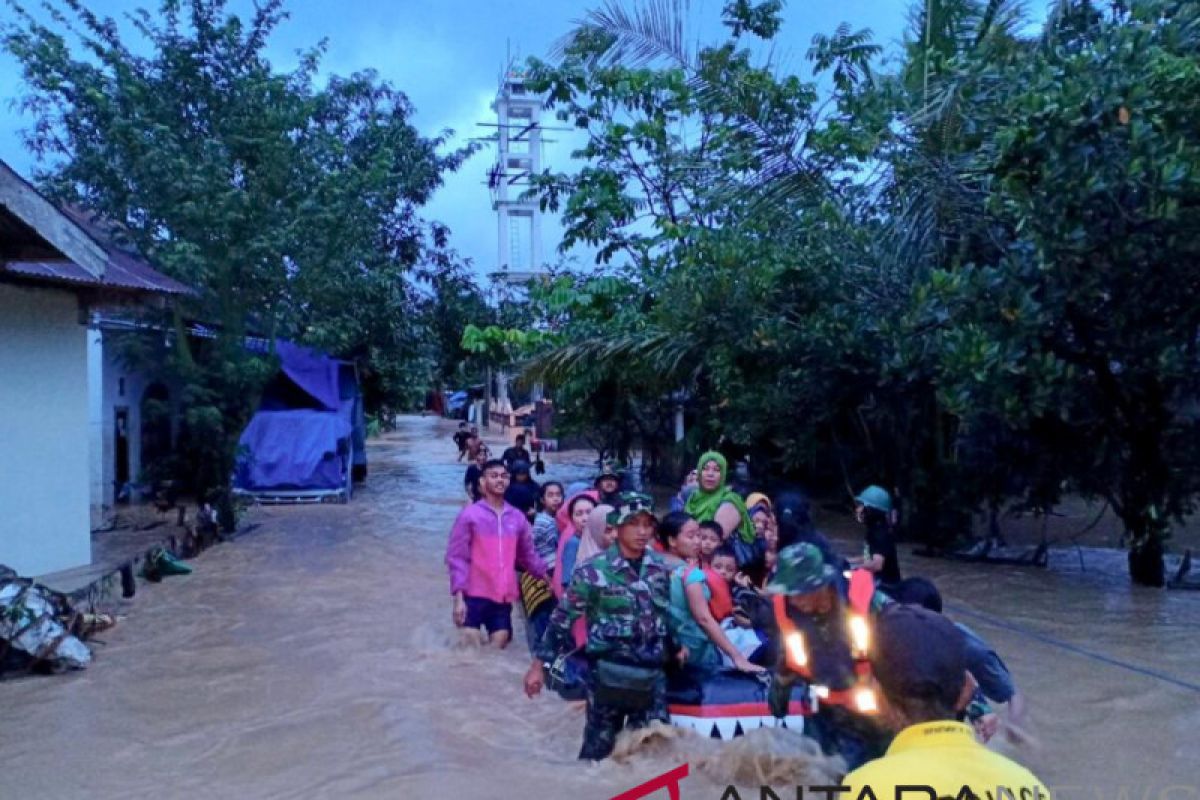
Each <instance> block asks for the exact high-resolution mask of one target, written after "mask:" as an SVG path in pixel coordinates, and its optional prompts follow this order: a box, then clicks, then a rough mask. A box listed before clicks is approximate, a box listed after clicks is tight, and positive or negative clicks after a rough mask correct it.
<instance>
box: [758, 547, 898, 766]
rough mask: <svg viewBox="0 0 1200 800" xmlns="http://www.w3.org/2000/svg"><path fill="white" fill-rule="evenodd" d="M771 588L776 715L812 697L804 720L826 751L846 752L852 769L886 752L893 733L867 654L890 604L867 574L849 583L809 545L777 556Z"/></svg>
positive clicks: (772, 693) (858, 573)
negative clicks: (876, 621) (878, 618)
mask: <svg viewBox="0 0 1200 800" xmlns="http://www.w3.org/2000/svg"><path fill="white" fill-rule="evenodd" d="M766 591H767V592H768V594H771V595H773V597H772V598H771V599H772V603H773V610H774V623H775V625H774V627H775V630H774V632H773V635H772V637H771V641H772V643H773V645H774V647H775V650H776V652H777V657H776V666H775V675H774V679H773V681H772V684H771V691H770V693H769V703H770V707H771V713H772V714H773V715H774V716H776V717H784V716H786V715H787V711H788V703H789V701H791V700H792V699H802V698H807V699H808V700H810V702H812V703H813V704H814V705H815V707H816V712H815V713H814V714H812V715H810V716H808V717H806V719H805V733H806V734H807V735H809V736H811V737H812V738H813V739H815V740H816V741H817V742H818V743H819V744H820V745H821V749H822V750H824V751H825V753H826V754H829V755H833V754H838V755H841V756H842V757H843V758H844V759H845V760H846V764H847V767H848V768H849V769H854V768H856V767H858V766H859V765H861V764H863V763H865V762H866V761H869V760H870V759H872V758H877V757H879V756H881V755H883V753H884V752H885V750H886V749H887V746H888V743H889V742H890V740H891V734H890V733H889V732H888V731H887V730H886V729H885V728H884V726H883V724H882V722H881V721H880V720H879V718H878V714H877V712H878V698H877V696H876V694H875V691H876V690H875V687H874V684H873V681H872V680H871V667H870V661H869V660H868V657H869V654H870V647H871V626H872V623H873V618H874V616H875V615H876V614H877V613H878V612H879V611H881V610H882V609H883V608H884V607H885V606H886V605H888V604H890V603H891V600H890V599H889V598H888V597H887V596H886V595H884V594H883V593H881V592H878V591H876V590H875V586H874V579H873V577H872V575H871V573H869V572H866V571H864V570H859V571H856V572H855V573H854V574H852V576H851V579H850V581H849V583H847V581H846V580H845V579H844V578H843V576H842V575H841V574H840V573H839V572H838V571H837V569H835V568H834V567H833V566H831V565H830V564H829V563H828V562H827V561H826V560H825V557H824V556H823V555H822V554H821V551H820V549H819V548H817V546H816V545H813V544H810V543H807V542H801V543H798V544H794V545H791V546H789V547H786V548H784V549H783V550H781V551H780V552H779V558H778V562H777V564H776V568H775V576H774V577H773V578H772V579H771V581H770V583H768V584H767V587H766Z"/></svg>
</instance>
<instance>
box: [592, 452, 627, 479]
mask: <svg viewBox="0 0 1200 800" xmlns="http://www.w3.org/2000/svg"><path fill="white" fill-rule="evenodd" d="M622 469H623V467H622V465H621V464H620V463H619V462H617V461H614V460H613V459H611V458H606V459H604V461H603V462H602V463H601V464H600V474H599V475H597V476H596V483H599V482H600V481H601V480H602V479H604V478H616V479H617V480H620V479H621V470H622Z"/></svg>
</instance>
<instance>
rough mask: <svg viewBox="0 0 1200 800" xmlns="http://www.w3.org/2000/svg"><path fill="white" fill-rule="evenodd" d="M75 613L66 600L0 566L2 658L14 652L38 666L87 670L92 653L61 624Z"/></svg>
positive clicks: (0, 637) (0, 640)
mask: <svg viewBox="0 0 1200 800" xmlns="http://www.w3.org/2000/svg"><path fill="white" fill-rule="evenodd" d="M72 613H73V612H72V610H71V606H70V602H69V601H68V600H67V598H66V597H64V596H63V595H60V594H58V593H56V592H53V591H51V590H50V589H47V588H46V587H45V586H41V585H39V584H36V583H34V582H33V581H31V580H29V579H28V578H22V577H20V576H18V575H17V573H16V572H14V571H13V570H11V569H9V568H8V567H5V566H2V565H0V655H2V654H3V653H4V652H5V651H7V650H8V649H9V648H12V649H13V650H16V651H17V652H19V653H23V654H25V655H26V656H28V657H29V658H30V659H32V661H33V662H34V663H37V662H43V663H46V664H48V665H50V666H51V667H52V668H62V667H65V668H68V669H83V668H84V667H86V666H87V665H88V664H90V663H91V661H92V651H91V650H89V649H88V648H87V645H85V644H84V643H83V642H81V641H79V639H77V638H75V637H74V636H72V635H71V634H70V633H69V632H68V631H67V629H66V628H65V627H64V626H63V624H62V622H60V621H59V617H60V616H67V615H70V614H72Z"/></svg>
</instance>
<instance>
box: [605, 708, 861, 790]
mask: <svg viewBox="0 0 1200 800" xmlns="http://www.w3.org/2000/svg"><path fill="white" fill-rule="evenodd" d="M612 758H613V760H614V761H617V762H619V763H629V762H630V761H633V760H634V759H640V758H647V759H652V760H656V761H662V760H667V761H672V760H674V761H685V762H687V763H689V764H691V765H692V768H693V769H695V770H696V771H697V772H699V773H703V774H704V775H705V776H706V777H707V778H709V779H711V780H713V781H714V782H717V783H722V784H733V785H736V786H818V785H831V784H837V783H838V781H840V780H841V778H842V776H843V775H845V774H846V763H845V762H844V761H843V760H842V759H841V758H839V757H830V756H826V755H825V754H824V753H822V752H821V748H820V747H819V746H818V745H817V743H816V742H815V741H813V740H812V739H811V738H809V737H806V736H803V735H801V734H799V733H796V732H794V731H788V730H786V729H783V728H762V729H759V730H754V731H750V732H749V733H747V734H746V735H744V736H739V737H737V738H735V739H733V740H731V741H721V740H718V739H710V738H706V737H703V736H700V735H698V734H697V733H695V732H694V731H691V730H687V729H685V728H678V727H675V726H673V725H665V724H663V723H658V722H656V723H653V724H651V725H650V726H649V727H646V728H642V729H639V730H633V731H626V732H624V733H622V734H621V736H620V738H618V739H617V746H616V749H615V750H614V751H613V755H612Z"/></svg>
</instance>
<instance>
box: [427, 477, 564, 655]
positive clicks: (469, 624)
mask: <svg viewBox="0 0 1200 800" xmlns="http://www.w3.org/2000/svg"><path fill="white" fill-rule="evenodd" d="M507 488H508V469H507V468H506V467H505V466H504V463H503V462H501V461H489V462H487V463H486V464H484V465H483V476H482V477H481V478H480V479H479V489H480V492H481V493H482V495H483V499H481V500H479V501H478V502H476V503H472V504H471V505H469V506H467V507H466V508H464V509H463V510H462V511H460V512H459V514H458V519H456V520H455V521H454V528H453V530H451V531H450V542H449V544H448V545H447V546H446V567H447V569H449V571H450V593H451V594H453V595H454V624H455V625H457V626H458V627H460V628H471V629H473V630H478V629H479V628H483V629H484V630H486V631H487V635H488V638H489V639H490V640H491V642H492V644H494V645H496V646H497V647H507V646H508V643H509V641H510V640H511V639H512V604H513V601H514V600H516V599H517V598H518V597H520V592H519V590H518V588H517V573H516V568H517V567H520V568H521V570H523V571H525V572H528V573H529V574H530V575H533V576H534V577H535V578H545V577H546V565H545V564H544V563H543V562H542V559H540V558H539V557H538V554H537V551H536V550H535V549H534V547H533V532H532V530H531V529H530V527H529V520H527V519H526V518H525V515H524V514H522V513H521V512H520V511H518V510H517V509H515V508H513V507H512V506H510V505H509V504H508V503H506V502H504V491H505V490H506V489H507Z"/></svg>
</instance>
